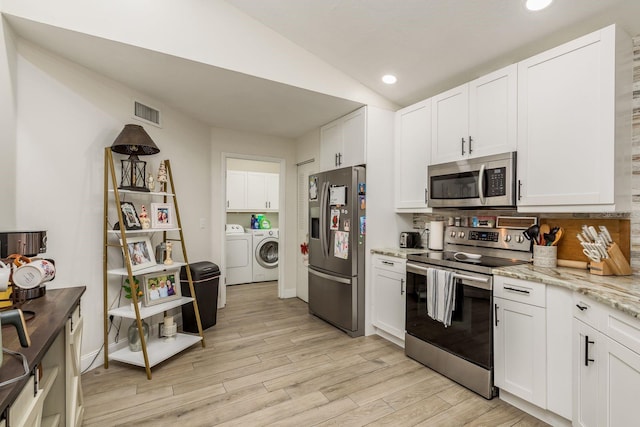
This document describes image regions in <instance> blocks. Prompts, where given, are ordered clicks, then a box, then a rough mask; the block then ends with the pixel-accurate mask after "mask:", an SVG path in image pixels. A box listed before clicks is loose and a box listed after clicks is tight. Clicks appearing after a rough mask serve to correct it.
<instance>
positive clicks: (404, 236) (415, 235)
mask: <svg viewBox="0 0 640 427" xmlns="http://www.w3.org/2000/svg"><path fill="white" fill-rule="evenodd" d="M420 243H421V242H420V233H419V232H417V231H403V232H402V233H400V247H401V248H419V247H420Z"/></svg>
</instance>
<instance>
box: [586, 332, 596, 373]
mask: <svg viewBox="0 0 640 427" xmlns="http://www.w3.org/2000/svg"><path fill="white" fill-rule="evenodd" d="M589 344H595V341H589V335H585V336H584V366H589V362H595V360H594V359H589Z"/></svg>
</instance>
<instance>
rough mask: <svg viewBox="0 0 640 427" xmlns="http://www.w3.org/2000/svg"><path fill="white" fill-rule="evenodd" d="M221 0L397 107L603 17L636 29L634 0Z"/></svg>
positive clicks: (582, 30) (599, 23)
mask: <svg viewBox="0 0 640 427" xmlns="http://www.w3.org/2000/svg"><path fill="white" fill-rule="evenodd" d="M226 1H227V2H228V3H230V4H232V5H234V6H235V7H237V8H239V9H240V10H242V11H243V12H245V13H246V14H248V15H250V16H252V17H253V18H255V19H256V20H258V21H260V22H261V23H263V24H264V25H266V26H268V27H270V28H271V29H273V30H275V31H276V32H278V33H280V34H282V35H283V36H284V37H286V38H288V39H290V40H292V41H293V42H295V43H296V44H298V45H299V46H301V47H303V48H304V49H306V50H307V51H309V52H311V53H312V54H314V55H316V56H317V57H319V58H321V59H323V60H324V61H326V62H328V63H329V64H331V65H333V66H334V67H336V68H338V69H340V70H341V71H343V72H345V73H346V74H348V75H350V76H351V77H353V78H355V79H356V80H358V81H360V82H361V83H362V84H364V85H365V86H367V87H369V88H371V89H373V90H374V91H376V92H378V93H379V94H381V95H383V96H384V97H385V98H387V99H389V100H391V101H393V102H394V103H396V104H397V105H400V106H403V107H404V106H407V105H411V104H413V103H415V102H417V101H420V100H422V99H426V98H428V97H430V96H432V95H435V94H436V93H439V92H441V91H444V90H446V89H449V88H451V87H454V86H456V85H458V84H461V83H464V82H466V81H469V80H471V79H473V78H476V77H479V76H481V75H483V74H486V73H488V72H490V71H493V70H495V69H497V68H499V67H501V66H503V65H509V64H512V63H514V62H517V61H519V60H521V59H524V58H526V57H528V56H531V55H532V54H534V53H537V52H540V51H542V50H545V49H547V48H549V47H552V46H556V45H558V44H561V43H563V42H565V41H568V40H571V39H573V38H575V37H578V36H580V35H583V34H586V33H587V32H590V31H592V30H595V29H598V28H602V27H604V26H606V25H608V24H610V23H614V22H618V23H621V24H622V25H623V27H627V31H628V32H630V34H631V35H635V34H638V33H640V2H639V1H637V0H555V1H554V2H553V3H552V4H551V6H549V7H548V8H547V9H545V10H542V11H538V12H529V11H528V10H526V8H525V7H524V3H525V1H524V0H481V1H478V0H401V1H398V0H366V1H365V0H322V1H319V0H226ZM386 73H392V74H395V75H396V76H397V77H398V82H397V83H396V84H395V85H393V86H389V85H386V84H384V83H382V82H381V77H382V75H384V74H386Z"/></svg>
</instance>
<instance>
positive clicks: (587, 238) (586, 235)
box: [582, 225, 591, 242]
mask: <svg viewBox="0 0 640 427" xmlns="http://www.w3.org/2000/svg"><path fill="white" fill-rule="evenodd" d="M582 237H584V239H585V241H587V242H591V233H589V227H587V226H586V225H583V226H582Z"/></svg>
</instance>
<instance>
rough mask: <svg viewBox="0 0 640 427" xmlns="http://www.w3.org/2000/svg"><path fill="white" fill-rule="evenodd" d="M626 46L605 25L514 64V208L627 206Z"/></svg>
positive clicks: (628, 113) (609, 208)
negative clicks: (516, 191) (516, 192)
mask: <svg viewBox="0 0 640 427" xmlns="http://www.w3.org/2000/svg"><path fill="white" fill-rule="evenodd" d="M631 53H632V45H631V42H630V39H629V37H628V36H627V35H626V34H624V33H623V32H622V31H621V30H619V29H616V27H615V26H614V25H612V26H609V27H606V28H604V29H602V30H599V31H596V32H594V33H591V34H588V35H586V36H584V37H580V38H578V39H576V40H573V41H571V42H569V43H566V44H564V45H561V46H559V47H556V48H554V49H551V50H548V51H546V52H543V53H541V54H539V55H536V56H533V57H531V58H529V59H526V60H524V61H522V62H520V63H519V64H518V177H519V183H518V184H519V190H520V193H519V195H520V200H519V202H518V210H519V211H521V212H531V211H536V212H541V211H543V212H544V211H555V212H576V211H579V212H605V211H628V210H629V209H630V203H631V152H630V150H631V141H630V138H631V127H630V123H631V121H630V120H631V110H632V104H631V99H632V98H631V89H632V70H631Z"/></svg>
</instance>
